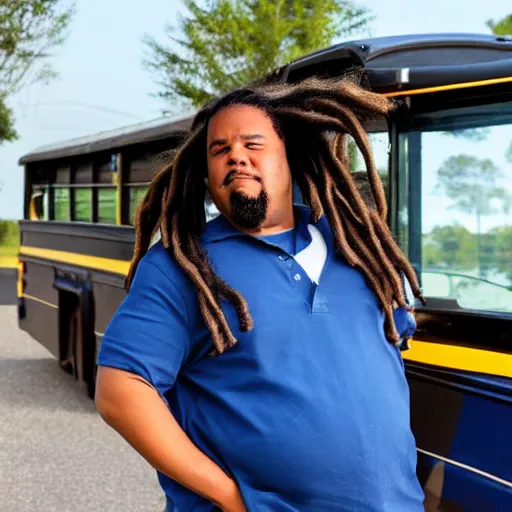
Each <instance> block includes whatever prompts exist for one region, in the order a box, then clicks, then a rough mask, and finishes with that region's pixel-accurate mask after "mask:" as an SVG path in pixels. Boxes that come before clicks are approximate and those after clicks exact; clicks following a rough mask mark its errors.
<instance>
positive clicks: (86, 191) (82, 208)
mask: <svg viewBox="0 0 512 512" xmlns="http://www.w3.org/2000/svg"><path fill="white" fill-rule="evenodd" d="M75 220H76V221H77V222H91V221H92V190H91V189H90V188H76V189H75Z"/></svg>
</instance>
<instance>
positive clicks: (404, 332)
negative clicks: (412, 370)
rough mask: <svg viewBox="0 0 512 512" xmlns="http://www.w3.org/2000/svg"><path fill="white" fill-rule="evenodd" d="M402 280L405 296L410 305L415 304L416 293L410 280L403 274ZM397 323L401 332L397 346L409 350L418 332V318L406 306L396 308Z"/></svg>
mask: <svg viewBox="0 0 512 512" xmlns="http://www.w3.org/2000/svg"><path fill="white" fill-rule="evenodd" d="M402 282H403V285H404V292H405V298H406V300H407V303H408V304H409V305H410V306H414V300H415V298H414V293H413V291H412V288H411V284H410V283H409V280H408V279H407V278H406V277H405V275H403V274H402ZM394 318H395V325H396V328H397V330H398V333H399V334H400V339H399V340H398V343H397V346H398V347H399V349H400V350H408V349H409V344H408V341H409V340H410V339H411V338H412V336H413V335H414V333H415V332H416V327H417V324H416V318H415V317H414V313H411V312H410V311H407V310H406V309H405V308H403V307H400V308H396V309H395V311H394Z"/></svg>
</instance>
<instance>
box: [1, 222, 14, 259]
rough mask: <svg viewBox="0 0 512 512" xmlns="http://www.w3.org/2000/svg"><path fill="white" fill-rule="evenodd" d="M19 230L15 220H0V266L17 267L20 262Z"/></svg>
mask: <svg viewBox="0 0 512 512" xmlns="http://www.w3.org/2000/svg"><path fill="white" fill-rule="evenodd" d="M18 251H19V231H18V225H17V223H16V222H13V221H0V267H9V268H11V267H16V265H17V263H18V258H17V256H18Z"/></svg>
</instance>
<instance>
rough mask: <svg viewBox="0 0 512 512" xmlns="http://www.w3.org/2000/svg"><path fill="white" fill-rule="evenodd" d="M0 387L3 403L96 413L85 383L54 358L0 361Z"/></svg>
mask: <svg viewBox="0 0 512 512" xmlns="http://www.w3.org/2000/svg"><path fill="white" fill-rule="evenodd" d="M0 387H1V389H2V392H1V393H0V403H1V404H3V405H11V406H14V407H29V408H31V409H35V408H43V409H47V410H48V409H49V410H56V409H63V410H67V411H72V412H78V413H85V414H97V411H96V408H95V405H94V402H93V401H92V400H91V399H90V398H88V397H87V395H86V390H85V384H84V385H83V386H82V385H81V384H80V383H78V382H77V381H75V380H74V379H73V378H72V377H71V376H70V375H68V374H66V373H65V372H64V371H63V370H61V369H60V368H59V366H58V363H57V361H56V360H54V359H2V360H0Z"/></svg>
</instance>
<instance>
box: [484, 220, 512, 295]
mask: <svg viewBox="0 0 512 512" xmlns="http://www.w3.org/2000/svg"><path fill="white" fill-rule="evenodd" d="M486 236H487V237H488V238H489V245H490V244H491V242H492V248H493V250H494V252H493V259H494V261H495V267H496V268H497V269H498V270H499V271H500V272H502V273H503V274H505V275H506V276H507V278H508V280H509V285H510V286H512V225H509V226H500V227H496V228H493V229H491V230H489V232H488V233H486Z"/></svg>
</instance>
